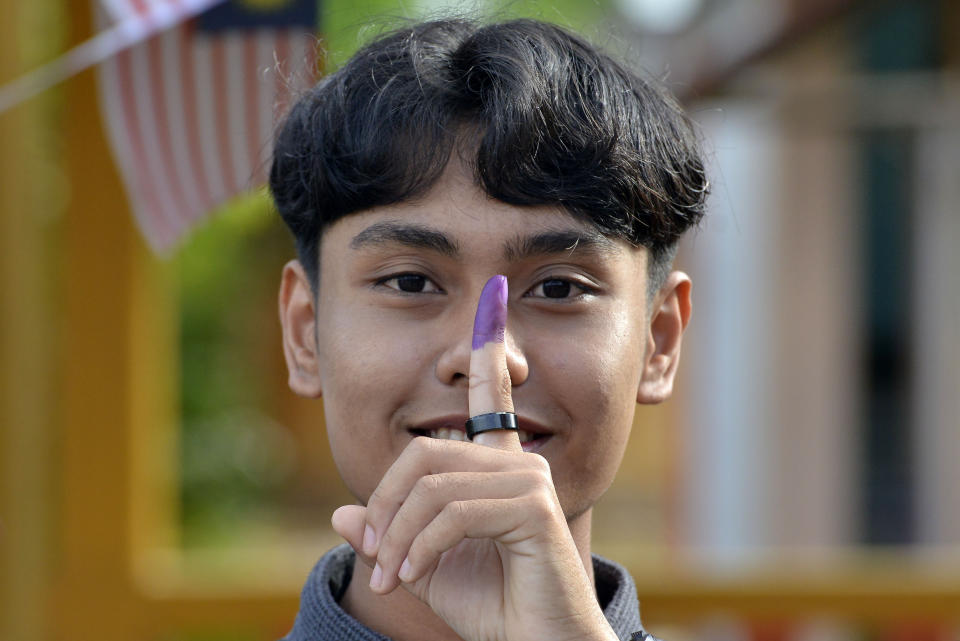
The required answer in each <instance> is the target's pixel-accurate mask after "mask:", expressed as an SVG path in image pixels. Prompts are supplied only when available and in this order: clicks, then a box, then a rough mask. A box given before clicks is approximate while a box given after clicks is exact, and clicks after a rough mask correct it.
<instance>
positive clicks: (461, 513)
mask: <svg viewBox="0 0 960 641" xmlns="http://www.w3.org/2000/svg"><path fill="white" fill-rule="evenodd" d="M467 511H468V507H467V501H451V502H450V503H447V504H446V505H445V506H444V507H443V513H444V515H445V516H446V518H447V519H449V520H450V521H454V522H459V521H462V520H463V518H464V517H465V516H466V514H467Z"/></svg>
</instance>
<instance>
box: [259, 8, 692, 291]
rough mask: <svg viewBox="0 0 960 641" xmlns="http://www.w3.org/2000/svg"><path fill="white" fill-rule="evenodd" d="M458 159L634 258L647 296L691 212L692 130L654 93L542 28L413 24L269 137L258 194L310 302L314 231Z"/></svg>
mask: <svg viewBox="0 0 960 641" xmlns="http://www.w3.org/2000/svg"><path fill="white" fill-rule="evenodd" d="M465 141H466V143H467V145H468V146H467V147H465V148H464V147H462V146H461V145H463V143H464V142H465ZM458 148H460V149H466V150H467V151H468V153H469V154H470V156H472V157H467V156H466V154H464V160H466V161H468V162H470V164H472V166H473V170H474V173H475V176H476V179H477V183H478V184H479V185H480V186H481V188H482V189H483V190H484V191H486V192H487V193H488V194H489V195H490V196H491V197H493V198H495V199H498V200H500V201H503V202H506V203H509V204H513V205H519V206H525V205H556V206H559V207H562V208H563V209H565V210H566V211H568V212H569V213H570V214H572V215H574V216H575V217H578V218H580V219H583V220H586V221H588V222H589V223H591V224H592V225H593V226H594V227H595V228H596V229H597V230H598V231H600V232H601V233H603V234H605V235H607V236H609V237H613V238H621V239H624V240H626V241H628V242H629V243H631V244H633V245H635V246H643V247H646V248H648V249H649V254H650V263H649V269H648V276H649V281H650V289H649V290H648V293H649V294H651V295H652V293H654V292H655V291H656V290H657V289H659V287H660V285H661V284H662V283H663V280H664V279H665V278H666V275H667V273H668V272H669V269H670V265H671V263H672V261H673V257H674V254H675V252H676V246H677V241H678V240H679V238H680V236H681V235H682V234H683V232H684V231H686V230H687V229H688V228H689V227H690V226H691V225H695V224H696V223H697V222H698V221H699V220H700V218H701V217H702V216H703V213H704V206H705V202H704V201H705V199H706V194H707V190H708V182H707V179H706V175H705V172H704V167H703V162H702V159H701V155H700V150H699V141H698V137H697V134H696V131H695V129H694V127H693V125H692V123H691V122H690V120H689V119H688V118H687V117H686V116H685V115H684V113H683V111H682V110H681V108H680V107H679V105H678V104H677V103H676V101H675V100H674V99H673V98H672V97H671V96H669V94H667V93H666V92H665V91H664V90H663V89H662V88H660V87H659V86H657V85H656V84H655V83H653V82H650V81H648V80H645V79H643V78H641V77H640V76H639V75H638V74H636V73H633V72H631V71H630V70H629V69H627V68H626V67H625V66H624V65H622V64H620V63H618V62H616V61H615V60H613V59H612V58H611V57H609V56H608V55H606V54H604V53H602V52H600V51H598V50H597V49H595V48H594V47H593V46H591V45H590V44H589V43H587V42H586V41H585V40H583V39H581V38H580V37H578V36H576V35H574V34H571V33H569V32H567V31H565V30H564V29H562V28H560V27H558V26H555V25H552V24H547V23H543V22H538V21H534V20H514V21H510V22H503V23H498V24H487V25H483V24H478V23H476V22H472V21H469V20H464V19H449V20H437V21H432V22H425V23H420V24H416V25H413V26H408V27H404V28H401V29H398V30H396V31H393V32H391V33H388V34H386V35H383V36H381V37H380V38H378V39H376V40H375V41H374V42H372V43H371V44H369V45H367V46H366V47H364V48H363V49H361V50H360V51H359V52H357V53H356V54H355V55H354V56H353V58H351V59H350V60H349V61H348V62H347V63H346V64H345V65H344V66H343V67H342V68H341V69H339V70H338V71H337V72H336V73H333V74H331V75H329V76H327V77H325V78H323V79H322V80H321V81H320V82H319V83H318V84H317V85H316V86H315V87H313V88H312V89H311V90H309V91H308V92H307V93H305V94H304V95H303V96H302V97H301V98H300V99H299V100H298V101H297V102H296V104H295V105H294V106H293V108H292V109H291V111H290V113H289V114H288V116H287V118H286V120H285V122H284V123H283V124H282V125H281V127H280V129H279V131H278V134H277V139H276V144H275V147H274V158H273V165H272V167H271V169H270V189H271V192H272V194H273V198H274V201H275V203H276V206H277V209H278V210H279V212H280V215H281V216H282V217H283V220H284V221H285V222H286V224H287V225H288V226H289V228H290V230H291V231H292V232H293V235H294V239H295V242H296V246H297V253H298V256H299V258H300V262H301V263H302V264H303V267H304V270H305V271H306V273H307V276H308V278H309V280H310V283H311V286H312V288H313V293H314V295H315V296H316V293H317V287H318V269H319V257H318V255H317V252H318V246H319V240H320V235H321V234H322V232H323V230H324V229H325V228H326V227H327V226H328V225H330V224H331V223H333V222H335V221H336V220H338V219H339V218H341V217H343V216H346V215H348V214H351V213H354V212H358V211H362V210H365V209H369V208H371V207H375V206H380V205H388V204H392V203H397V202H402V201H405V200H409V199H413V198H416V197H417V196H419V195H422V194H423V193H424V192H426V191H427V190H428V189H429V188H430V187H431V186H432V185H433V184H434V183H435V181H436V180H437V179H438V178H439V177H440V175H441V173H442V172H443V170H444V168H445V166H446V164H447V161H448V159H449V158H450V154H451V153H452V152H453V151H454V150H455V149H458Z"/></svg>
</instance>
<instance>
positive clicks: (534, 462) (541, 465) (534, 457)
mask: <svg viewBox="0 0 960 641" xmlns="http://www.w3.org/2000/svg"><path fill="white" fill-rule="evenodd" d="M524 456H526V457H527V461H529V463H530V467H531V468H533V469H534V470H535V471H536V472H537V473H538V474H540V476H542V477H543V478H545V479H548V480H549V481H550V482H551V483H553V473H552V472H551V471H550V462H549V461H547V459H545V458H544V457H543V456H541V455H540V454H537V453H536V452H525V453H524Z"/></svg>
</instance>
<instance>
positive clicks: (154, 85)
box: [141, 35, 187, 233]
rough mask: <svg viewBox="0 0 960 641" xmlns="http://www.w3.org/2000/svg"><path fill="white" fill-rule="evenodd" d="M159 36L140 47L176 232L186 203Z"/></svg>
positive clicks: (164, 187)
mask: <svg viewBox="0 0 960 641" xmlns="http://www.w3.org/2000/svg"><path fill="white" fill-rule="evenodd" d="M162 37H163V36H162V35H158V36H154V37H152V38H150V39H149V40H148V41H147V42H145V43H144V44H143V45H141V46H142V47H144V49H146V51H145V57H146V62H147V65H146V67H147V69H148V70H149V80H150V81H151V82H150V84H149V87H150V89H152V90H153V91H152V93H150V94H148V96H149V98H150V103H151V105H152V106H153V108H154V109H155V118H154V122H155V123H156V127H155V128H153V129H154V130H155V131H156V132H157V134H158V135H157V136H156V137H157V143H158V147H159V149H160V157H159V160H160V166H161V167H162V168H163V173H162V174H161V177H162V180H163V183H162V185H161V190H162V191H163V192H164V193H165V194H169V196H168V197H167V198H165V199H164V201H165V202H166V203H168V205H169V206H170V207H171V209H170V211H169V216H170V220H171V223H172V225H173V226H174V229H176V231H177V232H178V233H179V232H180V231H181V230H182V229H184V228H185V227H186V222H187V220H186V213H187V204H186V199H185V197H184V193H183V192H184V189H183V185H182V184H181V182H180V178H179V176H178V175H177V163H176V159H175V158H174V154H173V143H172V141H171V138H173V136H172V135H171V132H172V131H173V130H172V128H171V127H170V117H169V115H168V113H167V110H168V104H167V103H168V98H167V88H166V83H165V82H164V81H163V75H164V74H163V51H162V43H161V41H160V40H161V38H162Z"/></svg>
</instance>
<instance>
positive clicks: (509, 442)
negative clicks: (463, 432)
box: [468, 274, 523, 451]
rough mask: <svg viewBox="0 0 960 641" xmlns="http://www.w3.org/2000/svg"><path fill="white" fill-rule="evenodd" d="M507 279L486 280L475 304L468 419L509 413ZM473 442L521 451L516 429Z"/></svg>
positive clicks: (498, 431) (494, 432) (510, 407)
mask: <svg viewBox="0 0 960 641" xmlns="http://www.w3.org/2000/svg"><path fill="white" fill-rule="evenodd" d="M506 329H507V277H506V276H501V275H499V274H498V275H496V276H494V277H493V278H491V279H490V280H488V281H487V283H486V285H484V286H483V291H482V292H481V293H480V301H479V302H478V303H477V315H476V318H475V319H474V322H473V344H472V347H473V349H472V351H471V352H470V376H469V387H470V392H469V400H468V403H469V405H468V407H469V411H470V416H479V415H480V414H487V413H490V412H512V411H513V397H512V396H511V382H510V371H509V369H508V368H507V348H506V343H505V336H506ZM473 442H474V443H479V444H480V445H486V446H487V447H494V448H497V449H501V450H513V451H522V450H523V448H522V447H520V437H519V436H518V435H517V432H516V430H492V431H489V432H483V433H481V434H477V436H476V437H475V438H474V439H473Z"/></svg>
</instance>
